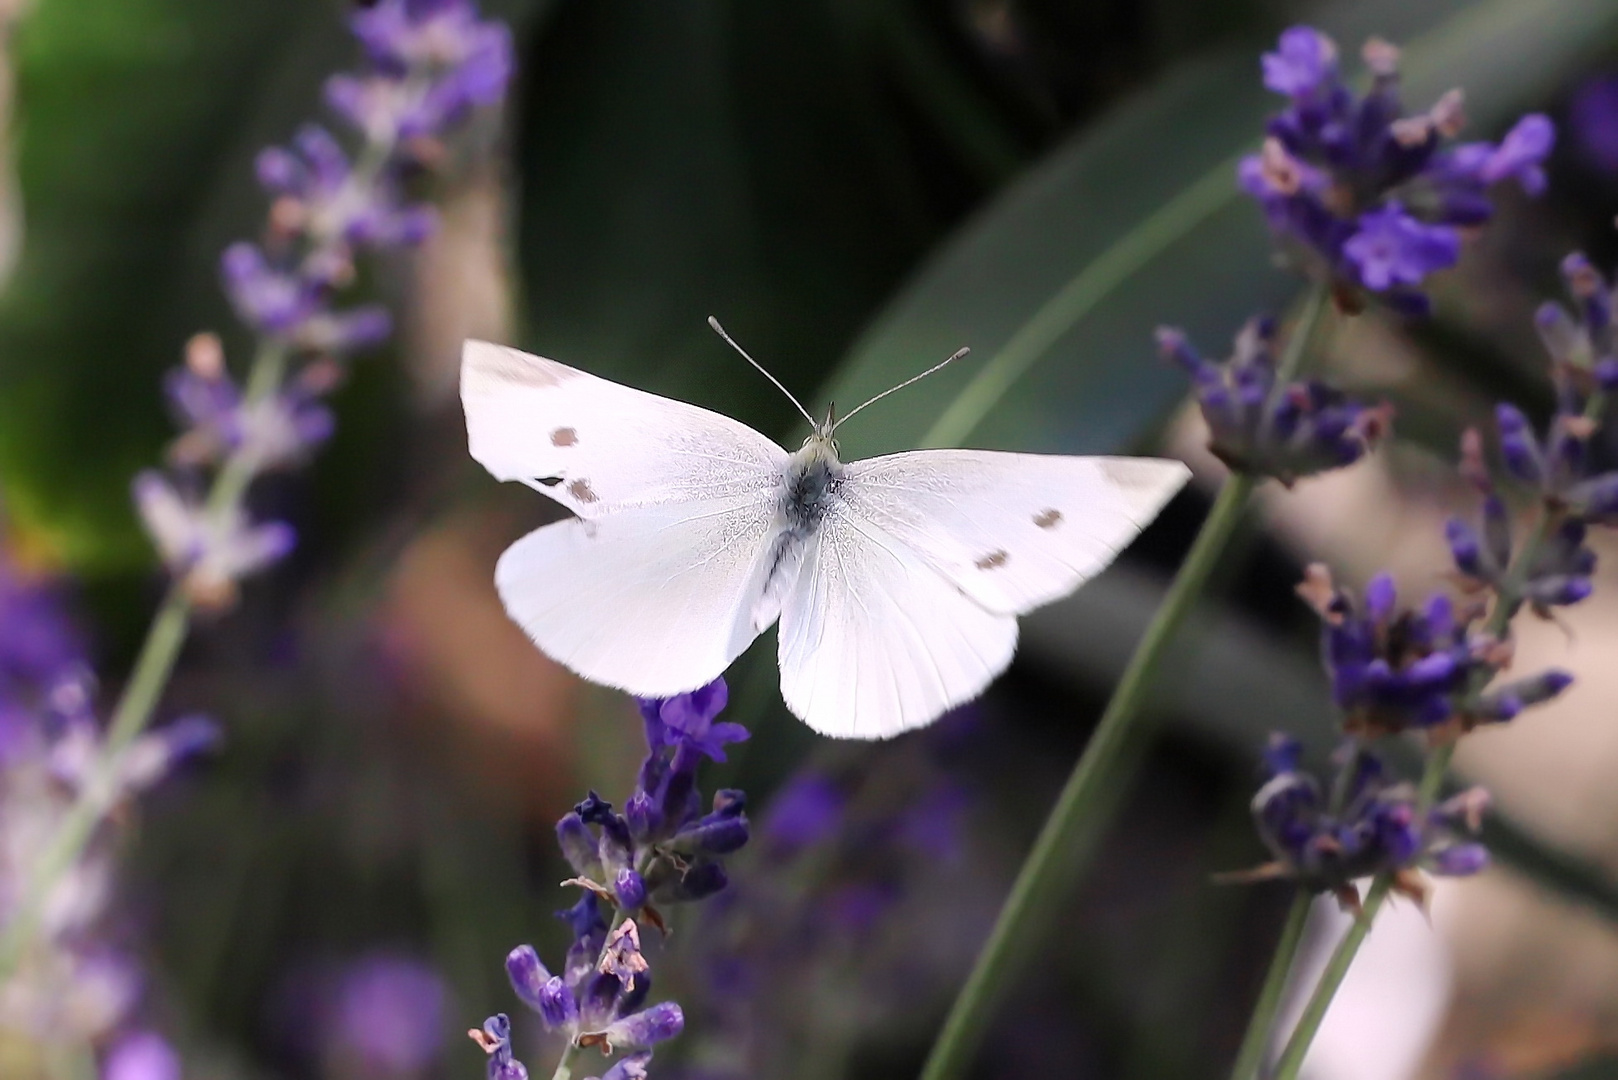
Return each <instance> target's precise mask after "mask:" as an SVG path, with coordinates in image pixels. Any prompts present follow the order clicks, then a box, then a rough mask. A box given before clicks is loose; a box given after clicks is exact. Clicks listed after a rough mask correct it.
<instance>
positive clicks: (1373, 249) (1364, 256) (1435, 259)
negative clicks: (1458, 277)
mask: <svg viewBox="0 0 1618 1080" xmlns="http://www.w3.org/2000/svg"><path fill="white" fill-rule="evenodd" d="M1343 255H1344V256H1345V257H1346V258H1347V259H1348V261H1349V262H1350V263H1353V264H1354V266H1355V267H1356V268H1357V269H1358V270H1359V277H1360V281H1361V282H1362V283H1363V284H1364V285H1365V287H1366V288H1368V289H1370V290H1372V291H1373V292H1385V291H1387V290H1388V289H1391V288H1393V287H1394V286H1396V285H1419V284H1421V282H1422V280H1423V279H1424V278H1426V277H1427V275H1429V274H1432V273H1434V272H1436V271H1439V270H1446V269H1448V268H1449V267H1451V266H1454V265H1455V263H1456V261H1457V260H1458V259H1459V258H1460V255H1461V238H1460V234H1458V233H1457V232H1456V231H1455V230H1454V229H1449V228H1445V227H1443V226H1437V225H1423V224H1422V223H1421V222H1420V221H1418V220H1416V219H1415V218H1413V217H1411V216H1410V215H1409V214H1407V213H1405V209H1404V207H1403V206H1401V205H1399V203H1398V202H1395V201H1393V200H1389V201H1388V202H1387V203H1386V204H1385V205H1383V206H1380V207H1378V208H1376V209H1374V210H1370V211H1368V212H1366V213H1364V214H1362V215H1360V219H1359V229H1358V231H1357V232H1355V233H1354V235H1353V236H1351V237H1349V238H1348V239H1347V240H1346V241H1345V242H1344V243H1343Z"/></svg>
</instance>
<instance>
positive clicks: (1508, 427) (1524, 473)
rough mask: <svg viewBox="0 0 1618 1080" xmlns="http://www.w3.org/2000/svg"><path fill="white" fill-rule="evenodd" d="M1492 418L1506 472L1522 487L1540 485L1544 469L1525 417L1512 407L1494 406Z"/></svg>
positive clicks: (1519, 410) (1520, 411)
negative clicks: (1496, 425) (1497, 430)
mask: <svg viewBox="0 0 1618 1080" xmlns="http://www.w3.org/2000/svg"><path fill="white" fill-rule="evenodd" d="M1495 419H1496V422H1497V423H1498V424H1499V425H1500V453H1501V456H1502V457H1503V458H1505V462H1506V469H1507V470H1508V471H1509V472H1510V473H1511V475H1513V476H1515V477H1516V478H1517V479H1519V480H1521V481H1522V482H1523V483H1525V484H1535V485H1537V484H1539V483H1540V482H1541V481H1542V480H1543V479H1544V476H1545V470H1544V466H1543V463H1542V462H1541V461H1540V453H1539V447H1538V446H1537V445H1536V443H1535V441H1534V432H1533V429H1532V428H1531V427H1530V426H1529V424H1528V418H1527V417H1526V416H1524V415H1523V414H1522V410H1521V409H1518V408H1517V407H1516V406H1515V405H1508V404H1501V405H1497V406H1496V407H1495Z"/></svg>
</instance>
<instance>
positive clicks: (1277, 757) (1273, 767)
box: [1264, 731, 1303, 776]
mask: <svg viewBox="0 0 1618 1080" xmlns="http://www.w3.org/2000/svg"><path fill="white" fill-rule="evenodd" d="M1302 760H1303V743H1301V742H1299V741H1298V740H1297V739H1295V738H1293V737H1292V736H1291V735H1287V734H1285V733H1283V732H1280V731H1273V732H1271V733H1270V741H1269V744H1268V745H1266V746H1265V748H1264V771H1265V773H1266V774H1267V775H1269V776H1278V775H1280V774H1281V773H1289V772H1297V771H1298V764H1299V762H1301V761H1302Z"/></svg>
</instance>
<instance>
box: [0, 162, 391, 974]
mask: <svg viewBox="0 0 1618 1080" xmlns="http://www.w3.org/2000/svg"><path fill="white" fill-rule="evenodd" d="M393 150H394V146H393V144H392V143H391V142H386V141H383V142H369V143H367V144H366V147H365V149H364V150H363V151H362V152H361V154H360V156H359V159H358V160H357V161H356V163H355V167H354V170H353V172H352V173H351V174H350V176H351V179H350V183H353V184H356V185H360V186H362V187H369V186H371V185H373V184H374V183H376V181H377V179H378V177H379V176H380V175H381V172H382V169H383V168H384V167H385V166H386V164H387V161H388V158H389V156H390V155H391V154H392V152H393ZM333 240H335V238H320V239H317V241H316V242H317V244H319V243H324V242H332V241H333ZM289 359H291V349H290V347H289V346H288V345H287V344H285V343H284V342H281V341H276V340H271V339H268V338H266V339H262V340H260V342H259V345H258V350H257V351H256V352H255V354H254V356H253V363H252V365H251V367H250V368H249V369H248V374H247V382H246V386H245V389H244V391H243V394H242V401H243V405H244V406H245V407H251V406H252V405H254V404H257V403H258V402H261V401H263V400H265V399H266V398H268V397H270V396H271V395H273V394H275V393H277V392H278V391H279V390H280V388H281V384H282V383H283V382H284V381H285V379H286V370H287V362H288V360H289ZM259 468H260V463H259V462H257V461H256V460H254V459H253V458H252V456H251V455H249V454H247V453H244V452H242V451H240V450H237V451H233V452H232V453H230V454H229V455H228V456H227V457H226V458H225V461H224V463H223V464H222V465H221V466H220V469H219V472H218V473H217V474H215V476H214V479H213V482H212V484H211V485H210V486H209V489H208V498H207V501H206V503H205V504H204V506H205V508H206V512H207V513H208V514H209V516H210V517H212V518H213V519H214V520H215V521H220V520H221V519H223V518H225V517H227V516H228V515H231V514H233V513H235V512H236V509H237V508H238V507H239V506H240V504H241V501H242V499H243V498H244V497H245V495H246V494H247V489H248V487H249V486H251V484H252V482H253V478H254V477H255V476H257V475H258V472H259ZM192 611H193V603H192V600H191V597H190V596H189V595H187V593H186V590H185V588H184V587H183V585H182V584H180V583H176V584H174V585H172V586H170V588H169V591H168V594H167V595H166V596H165V597H164V599H163V603H162V604H161V605H160V606H159V607H158V609H157V614H156V615H154V616H153V618H152V624H151V627H150V628H149V629H148V630H147V632H146V639H145V641H144V642H142V644H141V648H140V653H139V655H138V656H137V657H136V659H135V666H134V668H133V670H131V672H130V676H129V682H128V683H127V684H126V685H125V687H124V692H123V696H122V697H120V698H119V699H118V706H117V708H116V709H115V710H114V711H113V715H112V722H111V724H110V725H109V726H108V728H107V737H106V741H105V742H104V743H103V744H102V747H101V750H100V752H99V754H98V755H97V758H96V760H95V762H94V763H92V765H91V766H90V776H89V779H88V780H87V781H86V782H85V784H84V785H83V787H82V788H81V789H80V792H79V795H78V798H77V800H76V801H75V802H74V803H73V805H72V806H71V807H69V808H68V811H67V813H66V814H65V815H64V816H63V818H62V821H61V824H59V825H58V826H57V828H56V832H55V833H54V834H52V836H51V838H50V839H49V840H48V841H47V842H46V844H45V848H44V851H43V852H42V853H41V855H40V857H39V859H38V861H37V862H36V863H35V864H34V866H33V867H32V868H31V870H30V872H29V875H28V878H27V885H26V887H25V888H24V890H23V894H22V899H21V901H20V902H19V904H18V906H17V909H16V912H15V913H14V914H13V916H12V918H11V920H10V921H9V922H7V923H6V924H5V925H4V926H3V927H0V985H4V984H5V983H6V982H7V981H8V980H9V979H10V978H11V976H12V975H13V974H14V973H15V972H16V970H17V966H18V965H19V964H20V963H21V962H22V958H23V955H24V954H25V952H26V951H27V949H28V945H29V943H30V942H31V941H32V939H33V937H34V934H35V933H36V932H37V931H38V929H39V919H40V916H41V914H42V909H43V907H44V904H45V900H46V898H47V897H48V896H49V895H50V892H51V890H52V889H53V888H55V887H56V883H57V882H58V881H60V880H61V878H62V875H63V874H65V873H66V872H67V870H68V868H69V867H71V866H72V865H73V864H74V863H75V862H76V861H78V858H79V856H80V855H81V854H82V853H83V851H84V849H85V847H86V846H87V845H88V844H89V843H90V839H91V837H92V836H93V835H94V834H95V829H96V826H97V825H98V824H99V823H100V822H101V819H102V818H103V817H105V816H106V814H107V812H108V810H109V809H110V808H111V806H110V803H111V799H112V796H113V793H114V792H115V790H116V778H117V776H118V773H119V771H120V770H121V768H122V766H123V762H124V754H125V752H126V751H127V750H128V749H129V746H130V744H131V743H133V742H134V741H135V739H137V738H138V737H139V736H140V734H141V732H143V731H145V730H146V727H147V725H149V724H150V723H151V721H152V715H153V713H154V712H155V711H156V709H157V704H158V702H159V700H161V698H162V696H163V691H164V689H165V688H166V687H167V686H168V681H169V676H170V675H172V674H173V672H174V665H175V663H176V662H177V661H178V660H179V657H180V650H181V649H182V648H183V647H184V646H185V641H186V637H187V634H188V633H189V631H190V627H191V615H192Z"/></svg>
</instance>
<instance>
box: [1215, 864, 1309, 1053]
mask: <svg viewBox="0 0 1618 1080" xmlns="http://www.w3.org/2000/svg"><path fill="white" fill-rule="evenodd" d="M1313 900H1314V897H1312V896H1311V895H1310V894H1309V893H1307V892H1304V891H1303V890H1302V889H1299V890H1298V894H1297V895H1296V896H1294V897H1293V898H1292V907H1291V909H1290V910H1289V911H1288V912H1287V921H1286V923H1285V924H1284V925H1283V926H1282V927H1281V939H1280V940H1279V941H1277V942H1276V945H1275V956H1274V958H1272V959H1271V960H1270V970H1269V972H1268V973H1267V974H1266V975H1265V976H1264V986H1263V987H1262V988H1261V989H1260V990H1259V992H1258V1001H1257V1002H1256V1003H1255V1004H1254V1005H1253V1018H1252V1019H1251V1020H1249V1021H1248V1022H1247V1034H1246V1035H1244V1036H1243V1037H1242V1047H1241V1049H1240V1050H1239V1051H1237V1053H1236V1065H1235V1067H1234V1068H1232V1069H1231V1070H1230V1080H1253V1078H1254V1077H1255V1076H1257V1075H1258V1070H1259V1068H1260V1067H1261V1066H1262V1065H1263V1064H1264V1051H1265V1050H1267V1049H1269V1046H1270V1032H1271V1030H1272V1029H1273V1028H1274V1027H1275V1013H1276V1010H1277V1009H1279V1008H1280V1007H1281V991H1282V990H1284V989H1286V985H1287V976H1288V975H1289V974H1291V972H1292V961H1293V959H1294V958H1295V957H1296V956H1297V955H1298V946H1299V945H1301V944H1303V928H1304V925H1305V924H1306V923H1307V922H1308V921H1309V907H1310V904H1311V903H1312V902H1313Z"/></svg>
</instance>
